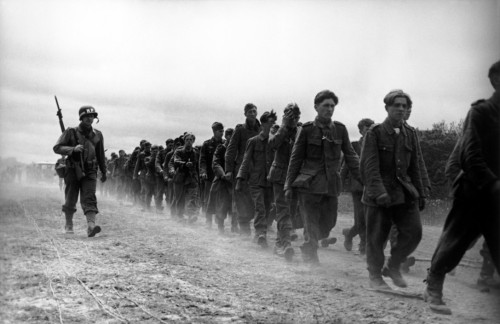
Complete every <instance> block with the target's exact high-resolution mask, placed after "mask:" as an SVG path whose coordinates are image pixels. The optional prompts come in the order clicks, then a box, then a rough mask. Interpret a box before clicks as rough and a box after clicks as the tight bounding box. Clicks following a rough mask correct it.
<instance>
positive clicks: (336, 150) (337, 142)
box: [331, 139, 343, 159]
mask: <svg viewBox="0 0 500 324" xmlns="http://www.w3.org/2000/svg"><path fill="white" fill-rule="evenodd" d="M342 143H343V141H342V140H341V139H334V140H333V142H332V143H331V147H332V152H333V157H334V158H335V159H340V151H341V150H342Z"/></svg>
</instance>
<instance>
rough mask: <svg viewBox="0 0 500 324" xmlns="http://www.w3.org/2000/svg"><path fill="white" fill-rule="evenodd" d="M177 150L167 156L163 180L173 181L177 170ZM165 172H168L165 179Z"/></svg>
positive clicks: (164, 163) (164, 162)
mask: <svg viewBox="0 0 500 324" xmlns="http://www.w3.org/2000/svg"><path fill="white" fill-rule="evenodd" d="M175 150H176V149H172V150H171V151H169V152H168V153H167V155H165V161H163V179H165V178H166V179H172V177H173V176H174V173H175V168H174V160H173V156H174V152H175ZM165 170H167V172H166V173H167V175H166V177H165Z"/></svg>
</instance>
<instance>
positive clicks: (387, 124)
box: [382, 117, 406, 136]
mask: <svg viewBox="0 0 500 324" xmlns="http://www.w3.org/2000/svg"><path fill="white" fill-rule="evenodd" d="M382 126H384V128H385V130H386V131H387V133H389V134H390V135H392V134H394V133H395V132H396V131H395V130H394V127H393V126H392V124H391V121H390V119H389V117H387V118H386V119H385V120H384V122H383V123H382ZM398 128H399V129H400V130H401V133H402V134H403V135H405V136H406V130H405V127H404V122H403V123H401V126H399V127H398ZM401 133H400V134H401Z"/></svg>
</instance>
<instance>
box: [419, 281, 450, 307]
mask: <svg viewBox="0 0 500 324" xmlns="http://www.w3.org/2000/svg"><path fill="white" fill-rule="evenodd" d="M444 277H445V276H444V275H435V274H432V273H431V272H429V273H428V274H427V279H425V280H424V281H425V282H426V283H427V288H426V289H425V290H424V296H423V297H424V301H425V302H427V303H429V308H430V309H431V310H432V311H434V312H436V313H440V314H445V315H450V314H451V309H450V308H449V307H447V306H446V304H445V303H444V301H443V284H444Z"/></svg>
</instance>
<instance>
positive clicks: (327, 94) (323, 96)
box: [314, 90, 339, 119]
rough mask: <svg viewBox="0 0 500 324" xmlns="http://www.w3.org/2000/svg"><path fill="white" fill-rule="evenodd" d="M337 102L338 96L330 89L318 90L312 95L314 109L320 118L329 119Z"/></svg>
mask: <svg viewBox="0 0 500 324" xmlns="http://www.w3.org/2000/svg"><path fill="white" fill-rule="evenodd" d="M338 103H339V98H338V97H337V96H336V95H335V93H333V91H330V90H323V91H320V92H318V94H317V95H316V97H314V109H316V111H317V112H318V117H320V118H322V119H331V118H332V116H333V112H334V111H335V106H337V104H338Z"/></svg>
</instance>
